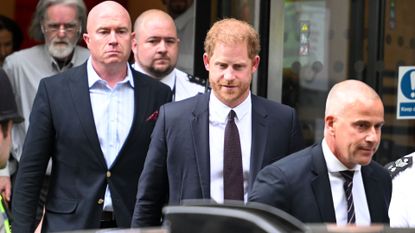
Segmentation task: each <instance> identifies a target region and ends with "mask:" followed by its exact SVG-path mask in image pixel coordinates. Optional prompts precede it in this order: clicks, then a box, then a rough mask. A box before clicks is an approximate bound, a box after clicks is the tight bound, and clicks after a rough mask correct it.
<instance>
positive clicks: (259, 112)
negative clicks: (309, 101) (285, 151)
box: [248, 95, 268, 193]
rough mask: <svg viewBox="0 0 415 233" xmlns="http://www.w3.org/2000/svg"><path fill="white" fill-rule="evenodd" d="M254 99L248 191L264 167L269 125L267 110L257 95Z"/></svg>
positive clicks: (252, 96) (253, 96)
mask: <svg viewBox="0 0 415 233" xmlns="http://www.w3.org/2000/svg"><path fill="white" fill-rule="evenodd" d="M251 99H252V145H251V158H250V172H249V174H250V175H249V179H248V193H250V192H251V189H252V186H253V184H254V181H255V177H256V175H257V174H258V172H259V170H261V168H262V164H263V161H264V155H265V146H266V143H267V135H268V127H267V121H266V118H267V116H268V113H267V110H266V109H265V108H264V106H262V105H261V103H260V102H259V101H258V98H257V97H256V96H255V95H251Z"/></svg>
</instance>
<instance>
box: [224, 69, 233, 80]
mask: <svg viewBox="0 0 415 233" xmlns="http://www.w3.org/2000/svg"><path fill="white" fill-rule="evenodd" d="M223 78H224V79H225V80H233V79H235V74H234V70H233V69H232V67H231V66H229V67H228V68H227V69H226V70H225V71H224V74H223Z"/></svg>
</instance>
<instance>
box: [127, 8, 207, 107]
mask: <svg viewBox="0 0 415 233" xmlns="http://www.w3.org/2000/svg"><path fill="white" fill-rule="evenodd" d="M134 32H135V38H134V40H133V45H132V48H133V53H134V59H135V64H134V65H133V67H134V68H135V69H136V70H138V71H140V72H142V73H145V74H147V75H149V76H151V77H153V78H155V79H157V80H160V81H161V82H163V83H164V84H167V85H168V86H169V87H170V88H171V90H172V95H173V101H179V100H182V99H186V98H189V97H192V96H194V95H196V94H198V93H204V92H205V89H206V83H207V81H206V80H204V79H199V78H197V77H194V76H192V75H190V74H187V73H185V72H183V71H181V70H179V69H177V68H175V66H176V63H177V59H178V51H179V47H180V46H179V42H180V40H179V38H178V37H177V32H176V26H175V24H174V21H173V19H172V18H171V17H170V16H169V15H168V14H166V13H165V12H163V11H161V10H148V11H145V12H143V13H142V14H141V15H140V16H139V17H138V18H137V19H136V21H135V25H134Z"/></svg>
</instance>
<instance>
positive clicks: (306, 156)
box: [249, 143, 392, 223]
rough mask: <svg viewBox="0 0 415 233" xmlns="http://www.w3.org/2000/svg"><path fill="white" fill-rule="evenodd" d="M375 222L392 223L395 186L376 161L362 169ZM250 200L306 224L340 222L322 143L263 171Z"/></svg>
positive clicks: (371, 216)
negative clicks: (281, 211) (393, 189)
mask: <svg viewBox="0 0 415 233" xmlns="http://www.w3.org/2000/svg"><path fill="white" fill-rule="evenodd" d="M361 172H362V178H363V185H364V188H365V192H366V199H367V203H368V206H369V213H370V218H371V222H372V223H389V218H388V208H389V202H390V199H391V192H392V183H391V178H390V176H389V174H388V173H387V171H386V170H385V169H384V168H383V167H382V166H381V165H379V164H378V163H376V162H374V161H372V162H370V164H369V165H367V166H362V167H361ZM249 201H253V202H261V203H265V204H269V205H271V206H274V207H277V208H280V209H282V210H284V211H286V212H288V213H289V214H291V215H293V216H294V217H296V218H298V219H299V220H300V221H303V222H306V223H324V222H330V223H335V222H336V216H335V212H334V206H333V201H332V193H331V188H330V181H329V176H328V171H327V165H326V162H325V159H324V155H323V151H322V147H321V143H320V144H315V145H313V146H310V147H307V148H306V149H304V150H302V151H299V152H297V153H294V154H292V155H290V156H287V157H286V158H284V159H282V160H279V161H277V162H275V163H273V164H271V165H269V166H267V167H265V168H264V169H263V170H262V171H261V172H259V174H258V176H257V179H256V181H255V184H254V187H253V190H252V193H251V196H250V198H249Z"/></svg>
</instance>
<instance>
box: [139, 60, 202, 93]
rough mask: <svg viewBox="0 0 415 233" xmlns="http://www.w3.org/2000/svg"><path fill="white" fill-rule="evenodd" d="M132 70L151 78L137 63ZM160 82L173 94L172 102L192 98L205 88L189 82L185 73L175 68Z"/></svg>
mask: <svg viewBox="0 0 415 233" xmlns="http://www.w3.org/2000/svg"><path fill="white" fill-rule="evenodd" d="M132 66H133V68H134V69H135V70H137V71H140V72H141V73H144V74H146V75H148V76H150V77H151V75H150V74H149V73H147V72H146V71H145V70H144V69H143V68H142V67H141V66H140V65H139V64H138V63H135V64H133V65H132ZM160 82H162V83H164V84H166V85H168V86H169V87H170V89H171V90H172V91H173V90H174V91H173V92H174V93H173V101H179V100H183V99H187V98H189V97H193V96H195V95H197V94H198V93H204V92H205V87H204V86H202V85H199V84H197V83H193V82H190V81H189V77H188V75H187V73H185V72H183V71H181V70H179V69H177V68H175V69H173V70H172V71H171V72H170V73H169V74H168V75H166V76H165V77H163V78H161V79H160Z"/></svg>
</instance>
